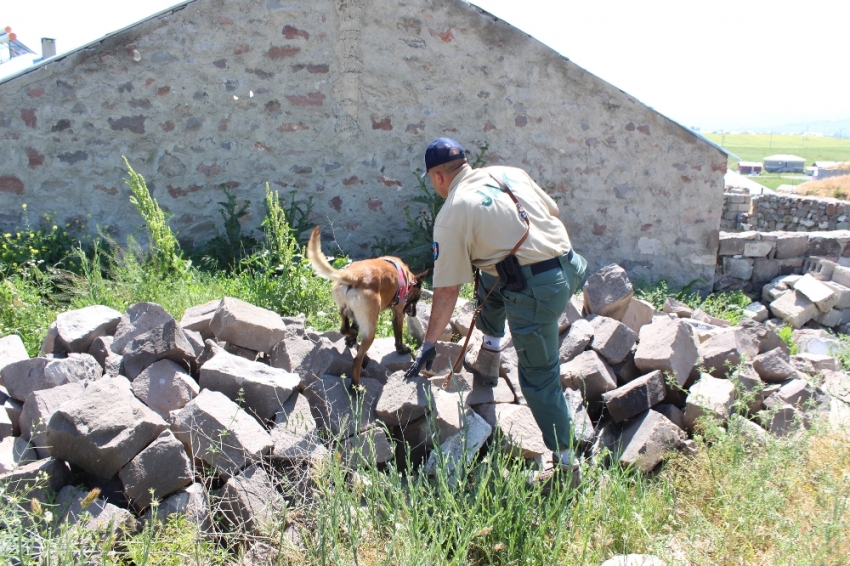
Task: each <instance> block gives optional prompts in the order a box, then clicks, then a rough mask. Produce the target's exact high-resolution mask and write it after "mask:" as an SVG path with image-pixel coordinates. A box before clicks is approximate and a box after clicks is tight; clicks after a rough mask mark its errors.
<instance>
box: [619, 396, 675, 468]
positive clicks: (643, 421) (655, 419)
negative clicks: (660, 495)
mask: <svg viewBox="0 0 850 566" xmlns="http://www.w3.org/2000/svg"><path fill="white" fill-rule="evenodd" d="M684 441H685V433H684V432H683V431H682V429H680V428H679V427H678V426H676V425H675V424H673V423H672V422H670V421H669V420H668V419H667V417H665V416H664V415H662V414H661V413H658V412H656V411H652V410H650V411H647V412H646V413H644V414H642V415H640V416H638V417H637V418H636V419H635V420H634V421H633V422H632V423H630V424H629V426H627V427H626V429H625V430H624V431H623V435H622V437H621V438H620V444H621V446H622V452H621V453H620V463H621V464H622V465H624V466H634V467H635V469H637V470H639V471H641V472H644V473H646V472H650V471H652V469H653V468H655V466H657V465H658V464H659V463H660V462H661V460H662V459H663V458H664V453H665V452H667V451H668V450H671V449H675V448H678V447H679V446H681V444H682V443H683V442H684Z"/></svg>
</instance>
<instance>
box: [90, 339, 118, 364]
mask: <svg viewBox="0 0 850 566" xmlns="http://www.w3.org/2000/svg"><path fill="white" fill-rule="evenodd" d="M114 341H115V338H114V337H113V336H98V337H97V338H95V339H94V340H92V343H91V346H89V350H88V354H89V355H90V356H91V357H93V358H94V359H96V360H97V363H99V364H100V367H102V368H104V369H106V360H107V359H108V358H109V357H110V356H115V355H116V354H115V352H113V351H112V342H114Z"/></svg>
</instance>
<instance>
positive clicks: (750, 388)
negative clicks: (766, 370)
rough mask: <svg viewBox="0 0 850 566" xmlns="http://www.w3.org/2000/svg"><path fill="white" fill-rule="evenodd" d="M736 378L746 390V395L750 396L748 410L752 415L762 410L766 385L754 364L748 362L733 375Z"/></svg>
mask: <svg viewBox="0 0 850 566" xmlns="http://www.w3.org/2000/svg"><path fill="white" fill-rule="evenodd" d="M732 378H733V379H734V380H737V382H738V383H739V384H740V385H741V387H742V388H743V389H744V391H746V395H747V396H748V397H750V398H751V399H750V401H749V402H748V403H747V410H748V411H749V413H750V414H751V415H754V414H756V413H757V412H758V411H760V410H761V409H762V407H763V405H764V387H765V383H764V382H763V381H762V380H761V377H759V374H758V372H757V371H756V370H755V368H754V367H753V364H752V363H750V362H748V363H746V364H745V365H744V366H743V367H742V368H741V371H739V372H737V373H736V374H734V375H733V376H732Z"/></svg>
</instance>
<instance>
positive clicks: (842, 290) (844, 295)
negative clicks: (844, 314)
mask: <svg viewBox="0 0 850 566" xmlns="http://www.w3.org/2000/svg"><path fill="white" fill-rule="evenodd" d="M822 283H823V284H824V285H826V286H827V287H829V288H830V289H832V290H833V292H834V293H835V294H836V295H837V296H838V301H837V302H836V303H835V307H834V308H836V309H839V310H841V309H847V308H850V289H848V288H847V287H845V286H844V285H840V284H838V283H836V282H835V281H823V282H822Z"/></svg>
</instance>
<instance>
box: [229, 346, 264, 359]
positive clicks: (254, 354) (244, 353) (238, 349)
mask: <svg viewBox="0 0 850 566" xmlns="http://www.w3.org/2000/svg"><path fill="white" fill-rule="evenodd" d="M224 351H225V352H227V353H228V354H232V355H234V356H239V357H240V358H243V359H246V360H248V361H251V362H256V361H257V360H259V359H260V357H262V352H258V351H256V350H249V349H248V348H243V347H242V346H237V345H236V344H230V343H229V342H225V344H224Z"/></svg>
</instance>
